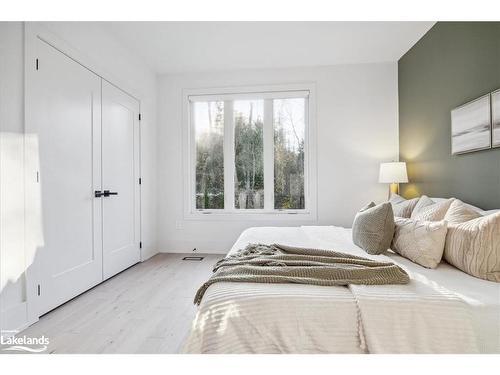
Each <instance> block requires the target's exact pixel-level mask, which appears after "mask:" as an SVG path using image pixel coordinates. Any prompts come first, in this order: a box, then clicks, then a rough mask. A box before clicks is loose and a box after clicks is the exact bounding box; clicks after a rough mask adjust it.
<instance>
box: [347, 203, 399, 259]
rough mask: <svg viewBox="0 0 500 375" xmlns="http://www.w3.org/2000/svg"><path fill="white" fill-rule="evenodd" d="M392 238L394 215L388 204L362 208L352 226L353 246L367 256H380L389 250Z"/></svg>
mask: <svg viewBox="0 0 500 375" xmlns="http://www.w3.org/2000/svg"><path fill="white" fill-rule="evenodd" d="M393 236H394V215H393V213H392V206H391V204H390V203H389V202H385V203H382V204H379V205H375V204H374V203H373V202H371V203H370V204H369V205H367V206H365V207H363V208H362V209H361V210H360V211H359V212H358V213H357V214H356V217H355V218H354V222H353V224H352V240H353V242H354V244H356V245H357V246H359V247H360V248H362V249H363V250H365V251H366V252H367V253H368V254H382V253H383V252H385V251H386V250H387V249H389V247H390V245H391V241H392V237H393Z"/></svg>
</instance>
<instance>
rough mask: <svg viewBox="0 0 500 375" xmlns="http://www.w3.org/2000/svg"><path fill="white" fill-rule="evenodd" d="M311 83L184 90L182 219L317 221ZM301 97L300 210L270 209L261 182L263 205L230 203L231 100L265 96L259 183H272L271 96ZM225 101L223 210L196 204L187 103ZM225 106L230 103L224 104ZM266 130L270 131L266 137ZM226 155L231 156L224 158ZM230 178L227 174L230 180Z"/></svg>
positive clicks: (269, 197) (270, 201) (193, 149)
mask: <svg viewBox="0 0 500 375" xmlns="http://www.w3.org/2000/svg"><path fill="white" fill-rule="evenodd" d="M315 92H316V87H315V84H314V83H303V84H286V85H269V86H267V85H266V86H248V87H225V88H203V89H184V90H183V93H182V106H183V108H182V113H183V121H182V124H183V139H184V142H183V156H184V157H183V171H184V218H185V219H187V220H190V219H191V220H225V219H227V220H235V219H236V218H238V219H241V220H273V221H274V220H286V221H290V220H302V221H303V220H317V162H316V116H315V115H316V98H315ZM297 97H306V98H307V101H306V106H305V111H306V113H305V122H306V129H305V145H304V198H305V208H304V209H296V210H289V209H286V210H285V209H283V210H276V209H274V185H273V188H272V189H271V188H269V186H267V185H266V184H264V209H236V208H235V207H234V160H235V155H234V133H233V132H234V127H233V126H232V121H233V107H232V102H231V101H232V100H241V99H264V181H274V142H269V140H270V139H274V136H273V135H272V132H273V127H272V126H266V124H272V121H273V117H272V116H273V113H272V112H273V111H271V109H272V100H273V99H280V98H297ZM208 100H210V101H225V103H224V199H225V200H224V209H201V210H200V209H197V208H196V191H195V190H196V165H195V163H196V144H195V139H194V134H195V129H194V121H192V117H193V116H192V108H193V106H191V103H192V102H196V101H208ZM228 104H229V105H228ZM266 132H270V133H271V134H268V135H267V136H266ZM228 155H230V157H228ZM229 177H232V178H229Z"/></svg>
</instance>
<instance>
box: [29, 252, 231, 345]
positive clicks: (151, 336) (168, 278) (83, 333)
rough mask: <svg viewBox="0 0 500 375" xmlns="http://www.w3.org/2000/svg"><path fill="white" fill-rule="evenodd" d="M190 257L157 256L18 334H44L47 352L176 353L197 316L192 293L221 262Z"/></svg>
mask: <svg viewBox="0 0 500 375" xmlns="http://www.w3.org/2000/svg"><path fill="white" fill-rule="evenodd" d="M186 255H193V254H158V255H156V256H154V257H152V258H151V259H149V260H147V261H146V262H144V263H139V264H137V265H135V266H133V267H131V268H129V269H128V270H125V271H124V272H122V273H120V274H118V275H116V276H115V277H113V278H111V279H110V280H107V281H106V282H104V283H103V284H100V285H98V286H96V287H95V288H93V289H91V290H89V291H88V292H86V293H84V294H82V295H80V296H78V297H76V298H75V299H73V300H71V301H69V302H67V303H66V304H64V305H62V306H60V307H58V308H57V309H55V310H53V311H51V312H49V313H48V314H46V315H44V316H43V317H42V318H41V319H40V321H39V322H37V323H35V324H34V325H32V326H31V327H29V328H28V329H27V330H25V331H23V332H22V333H20V335H26V336H31V337H39V336H41V335H45V336H46V337H48V338H49V340H50V344H49V348H48V350H47V352H48V353H177V352H179V351H180V350H181V348H182V346H183V344H184V341H185V339H186V337H187V335H188V333H189V330H190V327H191V322H192V320H193V318H194V316H195V313H196V306H194V305H193V297H194V294H195V292H196V290H197V288H198V287H199V286H200V285H201V284H202V283H203V282H205V281H206V279H207V278H208V277H209V276H210V275H211V273H212V267H213V265H214V264H215V263H216V262H217V261H218V260H219V259H221V258H222V255H201V256H204V257H205V259H204V260H203V261H201V262H200V261H182V258H183V257H184V256H186ZM195 255H199V254H195Z"/></svg>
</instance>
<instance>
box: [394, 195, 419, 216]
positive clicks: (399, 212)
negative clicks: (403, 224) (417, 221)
mask: <svg viewBox="0 0 500 375" xmlns="http://www.w3.org/2000/svg"><path fill="white" fill-rule="evenodd" d="M418 200H419V198H413V199H408V200H406V199H404V198H403V197H401V196H400V195H397V194H392V195H391V198H390V199H389V203H390V204H391V205H392V211H393V213H394V216H398V217H406V218H408V217H410V216H411V213H412V212H413V209H414V208H415V206H416V205H417V203H418Z"/></svg>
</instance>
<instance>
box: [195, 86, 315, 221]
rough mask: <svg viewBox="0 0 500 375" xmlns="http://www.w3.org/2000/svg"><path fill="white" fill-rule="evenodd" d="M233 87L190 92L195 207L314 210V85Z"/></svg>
mask: <svg viewBox="0 0 500 375" xmlns="http://www.w3.org/2000/svg"><path fill="white" fill-rule="evenodd" d="M230 91H231V90H228V89H225V90H221V92H219V93H218V92H217V91H216V90H214V92H215V93H214V92H210V90H204V91H203V92H201V93H187V94H186V104H187V105H186V111H187V112H188V114H189V116H188V122H189V125H190V126H189V129H191V130H190V132H189V134H188V144H189V145H190V146H189V147H188V149H189V150H190V155H191V156H190V157H189V163H188V164H189V169H190V172H189V173H190V178H189V181H190V183H189V184H188V185H189V186H190V187H189V189H187V192H186V193H187V194H189V198H188V201H189V202H190V203H189V204H188V206H189V207H188V211H189V213H190V214H208V213H212V214H244V213H246V214H252V215H253V214H259V213H260V214H276V213H279V214H290V213H292V214H310V212H311V208H314V207H313V203H314V202H313V201H312V198H311V194H310V191H311V181H310V177H311V174H310V169H311V168H310V165H311V162H312V160H311V159H312V158H311V155H309V154H308V150H309V147H310V145H309V144H308V140H309V139H310V133H311V121H310V111H309V106H310V102H311V90H310V89H309V88H308V89H307V90H304V89H300V90H283V91H268V90H263V91H262V92H257V91H248V92H245V91H241V92H238V93H237V94H235V93H231V92H230ZM234 91H236V90H234Z"/></svg>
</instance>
